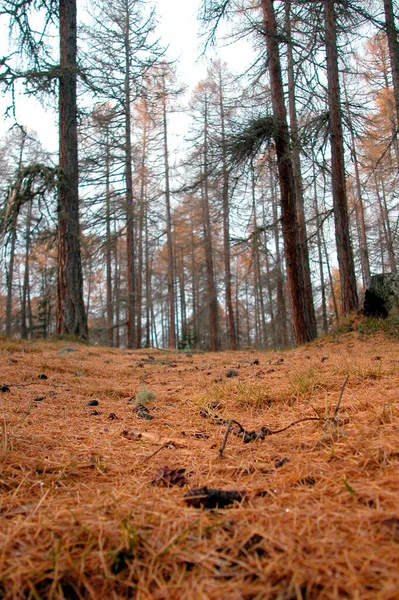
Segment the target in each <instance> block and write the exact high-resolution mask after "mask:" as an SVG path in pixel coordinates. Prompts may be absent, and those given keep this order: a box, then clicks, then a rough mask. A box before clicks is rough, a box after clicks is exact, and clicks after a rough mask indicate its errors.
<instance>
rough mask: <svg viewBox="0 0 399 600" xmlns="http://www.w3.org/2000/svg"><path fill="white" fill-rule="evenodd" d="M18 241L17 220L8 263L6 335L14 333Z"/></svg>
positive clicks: (13, 230) (13, 227) (12, 233)
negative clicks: (15, 267) (13, 300)
mask: <svg viewBox="0 0 399 600" xmlns="http://www.w3.org/2000/svg"><path fill="white" fill-rule="evenodd" d="M16 241H17V219H15V222H14V223H13V226H12V231H11V240H10V260H9V262H8V273H7V301H6V335H7V336H10V335H11V333H12V295H13V294H12V290H13V282H14V263H15V244H16Z"/></svg>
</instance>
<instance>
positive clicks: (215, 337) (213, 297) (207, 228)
mask: <svg viewBox="0 0 399 600" xmlns="http://www.w3.org/2000/svg"><path fill="white" fill-rule="evenodd" d="M204 108H205V111H204V113H205V114H204V172H203V190H202V191H203V193H202V209H203V228H204V246H205V262H206V275H207V288H208V290H207V291H208V305H209V319H210V349H211V351H213V352H216V351H217V350H219V348H220V342H219V324H218V321H219V319H218V301H217V293H216V285H215V273H214V264H213V249H212V236H211V218H210V209H209V195H208V166H209V165H208V99H207V97H206V96H205V107H204Z"/></svg>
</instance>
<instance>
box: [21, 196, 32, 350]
mask: <svg viewBox="0 0 399 600" xmlns="http://www.w3.org/2000/svg"><path fill="white" fill-rule="evenodd" d="M27 210H28V212H27V215H26V227H25V266H24V280H23V285H22V302H21V337H22V339H27V338H28V337H30V336H31V335H32V328H31V318H30V317H31V307H30V290H29V288H30V281H29V257H30V238H31V221H32V202H29V206H28V208H27ZM27 317H28V326H27V325H26V320H27ZM28 332H29V333H28Z"/></svg>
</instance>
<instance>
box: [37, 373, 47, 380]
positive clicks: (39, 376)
mask: <svg viewBox="0 0 399 600" xmlns="http://www.w3.org/2000/svg"><path fill="white" fill-rule="evenodd" d="M37 377H38V379H43V380H44V379H48V377H47V375H46V374H45V373H40V375H38V376H37Z"/></svg>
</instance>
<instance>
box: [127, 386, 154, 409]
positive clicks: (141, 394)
mask: <svg viewBox="0 0 399 600" xmlns="http://www.w3.org/2000/svg"><path fill="white" fill-rule="evenodd" d="M154 398H155V394H154V392H153V391H152V390H149V389H148V388H146V387H143V388H141V390H139V391H138V392H136V394H135V395H134V397H133V398H132V399H131V400H130V402H129V404H137V405H139V404H146V403H147V402H150V401H151V400H154Z"/></svg>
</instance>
